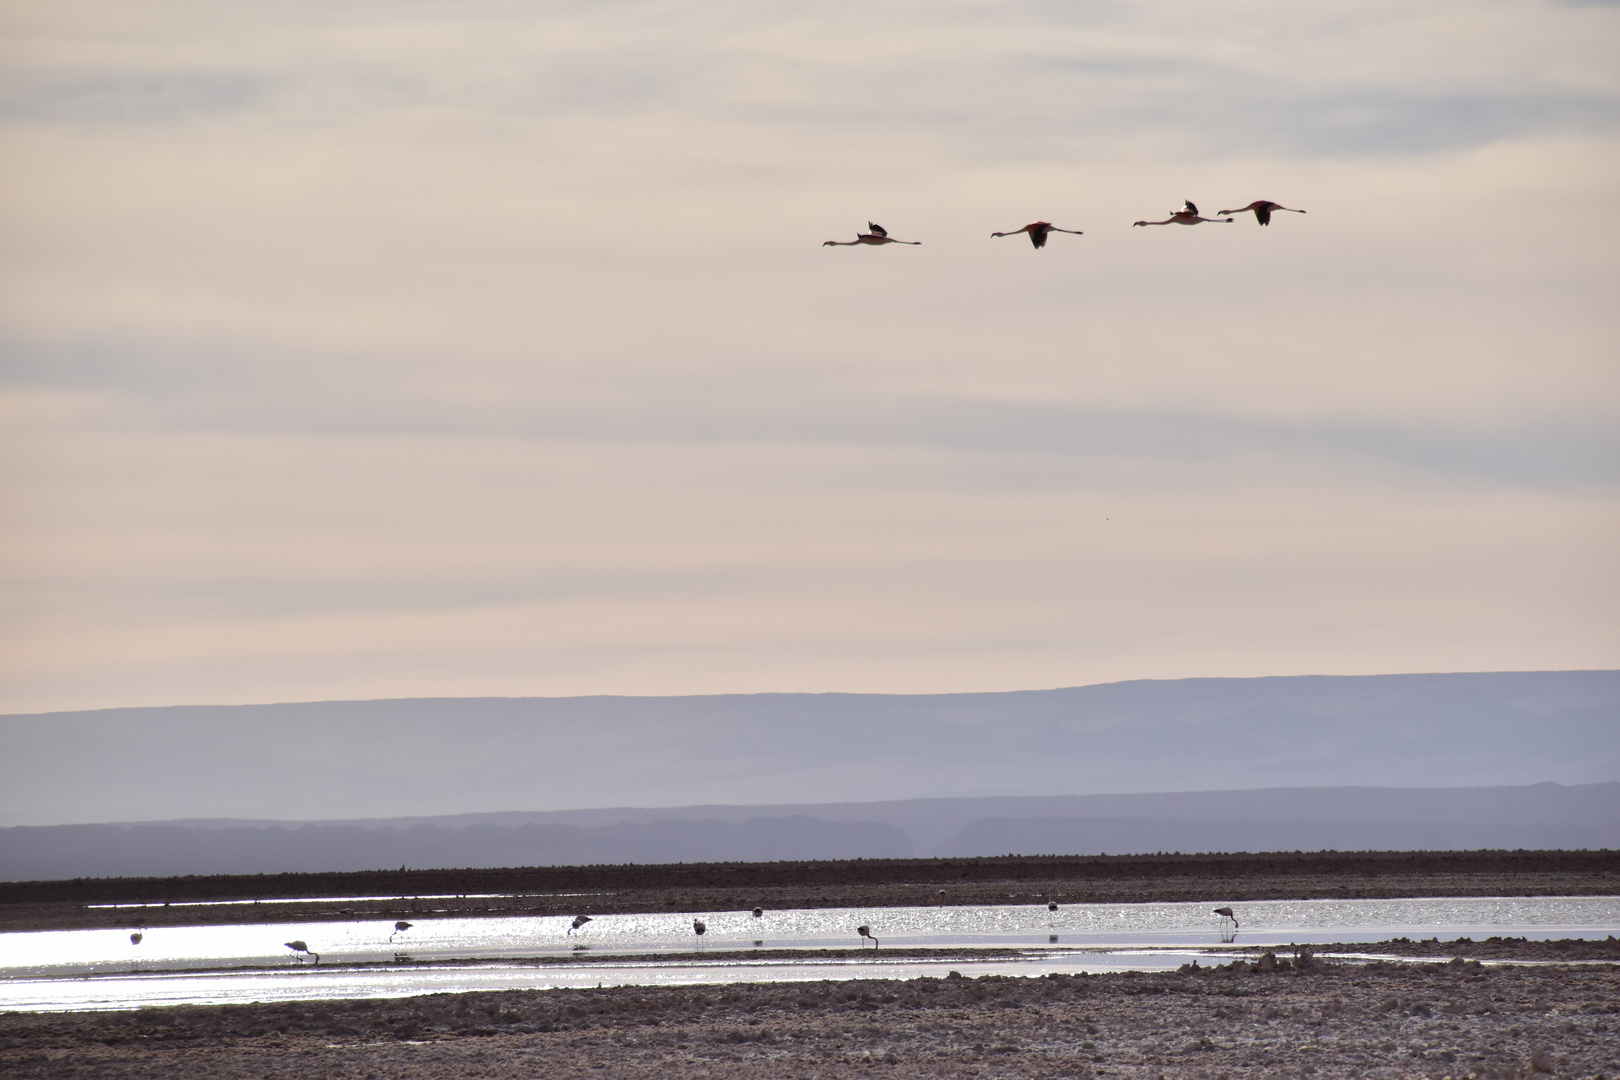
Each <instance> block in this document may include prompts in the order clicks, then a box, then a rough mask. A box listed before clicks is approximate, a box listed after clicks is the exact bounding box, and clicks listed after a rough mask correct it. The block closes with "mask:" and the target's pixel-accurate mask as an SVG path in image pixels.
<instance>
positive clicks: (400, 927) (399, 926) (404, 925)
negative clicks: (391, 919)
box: [388, 919, 411, 941]
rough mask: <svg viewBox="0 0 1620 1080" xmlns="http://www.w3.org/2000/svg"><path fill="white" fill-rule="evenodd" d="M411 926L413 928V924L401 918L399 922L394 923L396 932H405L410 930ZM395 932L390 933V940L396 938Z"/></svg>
mask: <svg viewBox="0 0 1620 1080" xmlns="http://www.w3.org/2000/svg"><path fill="white" fill-rule="evenodd" d="M410 928H411V924H410V923H408V922H406V921H405V920H404V919H401V920H399V922H397V923H395V924H394V934H403V933H404V932H405V931H407V930H409V929H410ZM394 934H389V935H388V940H389V941H393V940H394Z"/></svg>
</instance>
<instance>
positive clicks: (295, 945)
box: [286, 941, 321, 967]
mask: <svg viewBox="0 0 1620 1080" xmlns="http://www.w3.org/2000/svg"><path fill="white" fill-rule="evenodd" d="M286 946H287V948H289V949H291V950H292V951H293V952H295V953H305V954H307V955H309V956H313V957H314V958H315V966H316V967H320V966H321V954H320V953H318V952H310V948H309V946H308V945H306V944H304V942H302V941H289V942H286ZM298 962H299V963H300V964H302V963H303V962H304V961H303V959H302V958H300V959H299V961H298Z"/></svg>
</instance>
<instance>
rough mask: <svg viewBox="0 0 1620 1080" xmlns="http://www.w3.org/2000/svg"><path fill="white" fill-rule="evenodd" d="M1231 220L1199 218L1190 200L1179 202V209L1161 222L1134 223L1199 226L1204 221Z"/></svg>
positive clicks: (1225, 219)
mask: <svg viewBox="0 0 1620 1080" xmlns="http://www.w3.org/2000/svg"><path fill="white" fill-rule="evenodd" d="M1231 220H1232V219H1231V218H1223V217H1212V218H1207V217H1200V216H1199V213H1198V204H1197V203H1194V202H1193V201H1192V200H1191V199H1183V200H1182V201H1181V209H1180V210H1177V211H1175V212H1174V213H1172V214H1171V215H1170V216H1169V217H1167V218H1165V219H1164V220H1163V221H1138V222H1136V224H1137V225H1199V224H1202V223H1204V222H1206V221H1208V222H1211V223H1214V222H1217V221H1224V222H1230V221H1231Z"/></svg>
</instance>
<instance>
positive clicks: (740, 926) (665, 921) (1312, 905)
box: [0, 897, 1620, 1009]
mask: <svg viewBox="0 0 1620 1080" xmlns="http://www.w3.org/2000/svg"><path fill="white" fill-rule="evenodd" d="M1235 906H1236V913H1237V916H1238V919H1239V920H1240V921H1241V924H1242V926H1241V930H1240V931H1239V932H1238V934H1237V935H1236V944H1237V945H1240V946H1242V945H1283V944H1288V943H1291V942H1298V943H1300V944H1312V943H1321V942H1328V941H1344V942H1357V941H1380V940H1385V939H1387V938H1391V937H1412V938H1429V937H1441V938H1449V937H1458V936H1467V937H1473V938H1483V937H1489V936H1492V935H1502V936H1514V937H1529V938H1559V937H1605V936H1608V935H1610V934H1620V898H1616V897H1507V898H1503V897H1480V898H1461V899H1455V898H1452V899H1422V900H1277V901H1262V902H1255V903H1246V904H1239V905H1235ZM694 918H699V919H702V920H703V922H704V923H705V924H706V927H707V933H705V934H704V935H703V937H702V938H699V937H697V935H695V934H694V932H693V928H692V920H693V919H694ZM571 921H572V919H571V918H569V917H563V916H550V917H502V918H472V919H467V918H456V919H430V918H424V919H422V920H421V921H419V922H416V923H415V925H413V926H412V927H411V929H409V930H407V931H405V932H403V933H399V934H395V935H394V941H393V942H392V943H390V942H389V941H388V937H389V934H390V933H391V932H392V931H393V922H392V920H389V921H375V922H373V921H366V922H354V921H342V922H300V923H279V924H275V923H272V924H264V923H260V924H248V925H235V926H197V927H178V928H174V929H162V928H158V929H151V930H148V931H146V932H145V934H144V937H143V940H142V941H141V943H140V944H139V945H134V944H131V943H130V940H129V931H127V930H67V931H45V932H39V933H23V934H0V1008H11V1009H18V1008H21V1009H64V1008H65V1009H75V1008H120V1007H124V1008H127V1007H134V1006H137V1005H144V1004H158V1003H164V1004H172V1003H179V1002H198V1003H203V1002H209V1003H211V1002H222V1001H264V1000H282V999H306V998H338V997H387V996H403V995H410V994H420V993H438V992H446V991H464V990H473V989H479V990H486V989H515V988H529V987H547V986H590V985H596V984H597V983H605V984H607V985H624V984H629V983H635V984H653V983H679V982H733V981H777V980H788V979H794V980H797V979H822V978H858V977H875V976H881V977H887V978H910V977H914V976H915V975H918V974H925V973H926V974H936V975H937V974H942V973H943V971H942V970H941V964H942V963H945V962H943V961H942V962H938V963H936V962H932V961H926V960H923V961H919V960H915V959H906V960H899V959H895V960H892V961H891V960H888V959H886V958H885V957H884V956H883V954H882V952H881V951H880V950H879V951H874V950H871V949H870V948H869V949H868V953H869V955H868V956H866V957H851V958H850V959H849V960H848V961H847V962H832V963H829V962H827V961H826V960H825V959H824V958H817V959H811V958H808V957H807V958H806V960H805V961H804V962H795V961H779V960H773V961H768V962H767V961H761V962H748V961H746V960H743V961H739V960H738V959H737V958H736V957H735V955H734V953H735V951H736V950H751V949H753V948H755V947H760V948H764V949H820V948H852V947H856V946H860V945H864V944H865V942H863V941H862V939H860V938H859V937H857V935H856V933H855V928H856V927H857V926H861V925H865V926H868V927H870V929H871V933H872V935H873V936H874V937H875V938H877V939H878V941H880V942H881V943H882V945H883V947H885V948H897V947H903V948H919V947H921V948H940V949H945V948H949V949H957V950H960V949H964V948H967V949H972V948H987V947H1012V948H1030V949H1032V953H1031V955H1030V956H1029V957H1027V958H1026V959H1023V960H1016V959H1015V960H1008V959H1004V958H1003V959H994V960H986V961H973V962H971V967H972V971H971V972H970V973H971V974H989V973H1002V974H1008V973H1016V974H1045V973H1046V972H1047V971H1052V970H1063V971H1075V970H1080V969H1081V968H1085V969H1086V970H1090V971H1101V970H1118V969H1121V968H1130V969H1135V970H1150V969H1158V968H1165V967H1176V966H1179V965H1180V964H1182V963H1185V962H1186V961H1187V960H1188V959H1190V958H1192V957H1193V956H1206V957H1207V956H1208V955H1209V953H1208V950H1209V949H1212V948H1218V947H1219V946H1220V944H1221V941H1222V933H1221V930H1222V926H1221V920H1220V918H1219V916H1216V915H1215V914H1213V912H1212V911H1211V908H1210V906H1209V905H1208V904H1125V905H1121V904H1073V905H1065V906H1063V907H1062V908H1060V909H1059V910H1058V911H1056V912H1049V911H1047V910H1046V909H1045V908H1044V907H1031V906H1026V905H1019V906H1006V907H941V908H915V907H911V908H868V909H859V908H833V909H807V910H793V911H767V912H765V913H764V915H763V917H761V918H755V917H753V916H752V915H751V914H749V913H748V912H736V911H730V912H699V913H696V914H693V913H683V914H640V915H601V916H596V917H594V918H593V920H592V921H591V922H590V923H588V924H586V925H585V926H584V927H583V928H581V929H580V930H579V931H578V932H575V933H569V929H568V928H569V924H570V923H571ZM1227 929H1228V930H1229V929H1230V924H1227ZM295 940H301V941H304V942H306V943H307V944H308V946H309V948H310V949H311V950H313V951H314V952H316V953H319V954H320V955H321V964H320V966H319V967H316V966H315V965H314V964H313V963H310V962H307V961H305V960H303V959H302V958H301V957H299V956H296V955H294V954H293V953H292V952H290V951H289V950H288V949H287V948H286V947H285V945H284V944H283V943H284V942H288V941H295ZM705 951H707V952H714V953H726V954H732V955H728V957H727V958H725V959H724V960H722V959H721V958H719V957H716V959H715V960H713V961H706V960H703V959H702V958H701V957H700V958H697V959H695V960H694V959H692V958H690V957H688V956H684V955H683V957H682V958H680V959H678V960H677V959H675V958H674V957H673V956H672V957H671V959H670V960H668V961H661V962H660V961H653V962H645V961H642V962H622V961H621V962H611V961H610V962H606V963H604V962H600V961H597V962H592V963H589V964H585V963H580V964H565V965H555V964H553V965H546V966H544V967H537V966H535V965H533V964H532V963H500V962H499V961H522V960H532V959H533V958H536V957H551V958H565V957H571V958H574V959H578V960H582V961H583V960H586V959H592V960H594V958H596V957H600V956H604V955H606V956H614V955H628V954H634V955H636V956H654V957H656V955H657V954H659V953H668V954H675V953H680V954H690V953H693V952H705ZM396 954H408V955H409V957H410V958H411V959H412V960H413V961H414V963H413V964H411V965H410V966H407V967H393V966H389V967H383V968H356V967H354V966H353V965H356V964H367V963H390V962H392V961H394V960H395V959H396ZM467 960H479V961H485V963H481V964H479V965H477V966H468V965H466V964H451V963H447V962H449V961H467ZM963 965H964V961H963V960H961V959H960V958H958V959H955V960H952V961H950V962H949V964H948V966H950V967H956V968H962V967H963ZM222 968H223V969H230V968H237V969H244V968H245V969H251V970H237V971H217V970H215V971H208V972H204V971H202V970H200V969H222ZM188 969H189V970H188ZM266 969H268V970H266Z"/></svg>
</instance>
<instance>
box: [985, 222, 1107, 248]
mask: <svg viewBox="0 0 1620 1080" xmlns="http://www.w3.org/2000/svg"><path fill="white" fill-rule="evenodd" d="M1055 232H1066V233H1072V234H1074V235H1075V236H1083V235H1085V234H1084V233H1082V232H1081V231H1080V230H1079V229H1060V228H1058V227H1057V226H1056V225H1053V224H1052V223H1051V222H1050V221H1032V222H1030V223H1029V224H1028V225H1025V226H1024V227H1023V228H1022V229H1014V230H1012V231H1011V232H993V233H991V234H990V235H991V236H993V237H994V236H1017V235H1018V234H1019V233H1028V234H1029V242H1030V243H1032V244H1034V245H1035V250H1036V251H1039V250H1040V249H1041V248H1043V247H1045V246H1046V238H1047V236H1048V235H1050V234H1051V233H1055Z"/></svg>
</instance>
